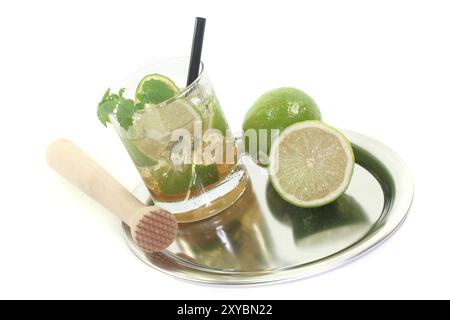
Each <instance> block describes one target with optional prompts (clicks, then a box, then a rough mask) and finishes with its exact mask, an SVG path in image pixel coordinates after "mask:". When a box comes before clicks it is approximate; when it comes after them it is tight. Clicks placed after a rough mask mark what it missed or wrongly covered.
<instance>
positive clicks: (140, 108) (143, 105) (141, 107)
mask: <svg viewBox="0 0 450 320" xmlns="http://www.w3.org/2000/svg"><path fill="white" fill-rule="evenodd" d="M144 108H145V104H143V103H142V102H138V103H136V104H135V105H134V109H135V111H138V110H142V109H144Z"/></svg>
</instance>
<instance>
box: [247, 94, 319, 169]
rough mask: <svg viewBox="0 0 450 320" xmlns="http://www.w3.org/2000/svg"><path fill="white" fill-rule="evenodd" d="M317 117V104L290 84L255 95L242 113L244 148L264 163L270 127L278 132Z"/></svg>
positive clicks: (265, 162) (267, 153)
mask: <svg viewBox="0 0 450 320" xmlns="http://www.w3.org/2000/svg"><path fill="white" fill-rule="evenodd" d="M321 119H322V116H321V114H320V110H319V108H318V107H317V104H316V103H315V102H314V100H313V99H312V98H311V97H310V96H308V95H307V94H306V93H304V92H303V91H301V90H299V89H296V88H290V87H282V88H278V89H274V90H270V91H268V92H266V93H264V94H263V95H262V96H261V97H259V99H258V100H256V102H255V103H254V104H253V106H252V107H251V108H250V109H249V110H248V111H247V114H246V115H245V118H244V123H243V126H242V129H243V130H244V141H245V150H246V152H248V153H249V154H250V156H251V157H252V158H253V159H255V160H256V161H257V162H258V163H259V164H261V165H267V164H268V163H267V162H268V159H267V158H268V155H269V154H270V146H271V142H272V137H274V136H273V135H272V134H271V131H270V130H271V129H278V130H279V133H281V131H283V130H284V129H285V128H287V127H289V126H290V125H292V124H294V123H297V122H301V121H306V120H321ZM261 129H265V131H261ZM255 136H256V137H255ZM274 138H275V137H274ZM260 140H261V141H260Z"/></svg>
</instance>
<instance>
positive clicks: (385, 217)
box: [122, 130, 414, 286]
mask: <svg viewBox="0 0 450 320" xmlns="http://www.w3.org/2000/svg"><path fill="white" fill-rule="evenodd" d="M342 131H343V132H344V133H345V135H346V136H347V137H348V139H349V140H350V141H351V143H352V145H353V146H354V147H356V148H359V149H362V150H364V151H365V152H367V153H369V154H370V155H371V156H372V157H374V158H375V159H376V160H378V161H379V162H380V164H381V165H382V166H383V167H384V170H386V171H387V172H388V173H389V174H390V175H391V178H392V180H393V183H394V190H393V193H394V196H393V198H394V200H393V201H391V203H390V204H389V205H388V208H386V205H385V207H384V208H383V212H382V213H381V215H380V218H379V219H378V220H377V221H376V222H375V223H374V224H373V227H372V229H371V230H374V229H375V231H373V232H370V231H369V232H368V233H367V234H366V235H365V236H364V237H363V238H361V239H360V240H359V241H357V242H355V243H354V244H352V245H351V246H349V247H347V248H345V249H342V250H340V251H337V252H335V253H333V254H331V255H329V256H326V257H324V258H322V259H318V260H315V261H311V262H308V263H305V264H297V265H292V266H286V267H285V268H281V269H278V270H277V271H276V272H274V271H273V270H267V271H258V272H251V271H249V272H233V273H232V274H231V273H227V272H226V271H225V270H224V271H221V270H215V269H208V268H206V267H199V266H195V268H193V267H191V268H189V269H188V270H189V273H187V272H177V270H168V269H164V268H162V267H159V266H158V265H156V264H154V263H152V262H151V261H150V260H149V259H148V258H147V257H146V255H145V253H144V252H142V251H141V250H140V249H139V248H138V247H137V246H136V244H135V243H134V242H133V240H132V237H131V234H130V231H129V228H128V226H127V225H126V224H124V223H122V230H123V233H124V238H125V240H126V243H127V245H128V247H129V248H130V250H131V251H132V252H133V253H134V254H135V255H136V256H137V257H138V258H139V259H140V260H142V261H143V262H144V263H145V264H147V265H149V266H150V267H152V268H154V269H156V270H159V271H161V272H163V273H165V274H167V275H170V276H172V277H175V278H177V279H181V280H185V281H188V282H191V283H202V284H213V285H222V286H230V285H233V286H247V285H258V284H267V283H274V282H278V283H279V282H288V281H293V280H300V279H305V278H309V277H312V276H316V275H319V274H322V273H325V272H328V271H332V270H334V269H337V268H339V267H342V266H344V265H346V264H348V263H350V262H352V261H354V260H356V259H358V258H360V257H362V256H364V255H365V254H367V253H369V252H370V251H372V250H373V249H375V248H376V247H378V246H379V245H381V244H382V243H383V242H384V241H385V240H387V239H388V238H390V236H392V235H393V234H394V233H395V232H396V231H397V230H398V229H399V228H400V227H401V226H402V224H403V223H404V221H405V220H406V218H407V216H408V213H409V210H410V208H411V206H412V202H413V198H414V181H413V177H412V174H411V171H410V170H409V168H408V167H407V165H406V163H405V162H404V161H403V160H402V159H401V158H400V157H399V156H398V155H397V153H395V152H394V151H393V150H392V149H391V148H389V147H387V146H386V145H384V144H382V143H381V142H379V141H377V140H375V139H373V138H370V137H368V136H366V135H363V134H360V133H356V132H353V131H348V130H342ZM361 145H364V146H361ZM374 153H376V155H374ZM380 153H381V157H384V159H383V160H384V162H383V161H381V159H380ZM358 164H359V163H358ZM363 167H364V168H365V169H366V170H368V171H369V172H370V173H371V174H372V175H373V176H374V177H375V178H376V179H377V181H378V182H379V183H380V184H381V182H380V181H379V178H378V177H377V176H375V175H374V173H373V172H372V171H370V170H369V169H367V168H366V167H365V166H363ZM394 167H395V170H394V171H393V170H392V169H394ZM141 184H142V183H139V184H138V185H137V186H136V188H135V189H134V190H133V193H135V192H136V190H137V189H138V187H139V186H140V185H141ZM399 185H401V186H402V188H406V190H402V195H401V197H400V199H398V197H399V196H398V195H397V193H398V190H397V189H398V188H399ZM382 189H383V190H385V189H384V188H382ZM396 195H397V196H396ZM392 217H393V218H395V219H394V220H389V218H391V219H392ZM380 221H382V222H386V221H387V222H388V223H383V224H381V225H380ZM162 254H163V255H164V256H165V257H167V258H168V259H173V258H171V257H172V254H171V253H167V252H163V253H162ZM177 260H179V259H177ZM177 260H173V261H174V262H175V263H176V262H177ZM182 266H183V267H185V268H187V267H188V266H189V264H186V263H183V264H182ZM192 266H194V265H192ZM249 275H251V276H249Z"/></svg>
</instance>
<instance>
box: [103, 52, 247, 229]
mask: <svg viewBox="0 0 450 320" xmlns="http://www.w3.org/2000/svg"><path fill="white" fill-rule="evenodd" d="M188 66H189V59H188V58H178V59H172V60H167V61H164V62H161V63H158V64H156V65H154V66H151V67H149V68H145V69H144V70H141V71H140V72H138V73H136V74H134V75H132V76H131V77H130V78H128V79H127V80H126V81H124V82H123V83H122V85H121V86H120V87H121V88H125V89H126V93H125V96H128V97H131V95H132V94H134V92H135V90H136V88H137V87H138V84H139V82H140V81H141V79H142V78H144V77H145V76H147V75H149V74H159V75H163V76H165V77H167V78H169V79H171V80H172V81H173V82H174V83H175V84H176V85H177V87H178V88H182V89H180V92H179V93H178V94H177V95H176V96H174V97H172V98H170V99H168V100H166V101H164V102H162V103H159V104H157V105H150V104H148V105H146V106H145V108H144V109H142V110H140V111H138V112H136V113H135V115H134V118H133V124H132V126H131V127H130V128H128V129H127V130H125V129H124V128H123V127H121V126H120V124H119V123H118V121H117V114H111V115H110V120H111V122H112V123H113V124H114V127H115V128H116V131H117V133H118V134H119V136H120V138H121V140H122V142H123V144H124V146H125V147H126V149H127V151H128V153H129V154H130V156H131V158H132V160H133V162H134V164H135V165H136V168H137V170H138V171H139V173H140V175H141V177H142V179H143V180H144V183H145V185H146V186H147V189H148V190H149V192H150V195H151V197H152V199H153V201H154V202H155V204H156V205H158V206H159V207H161V208H163V209H166V210H168V211H169V212H172V213H173V214H175V215H176V217H177V220H178V221H179V222H190V221H196V220H201V219H204V218H207V217H210V216H212V215H214V214H216V213H218V212H220V211H222V210H224V209H226V208H227V207H229V206H230V205H231V204H232V203H234V202H235V201H236V200H237V199H238V198H239V197H240V196H241V194H242V193H243V192H244V190H245V187H246V185H247V175H246V172H245V169H244V168H243V167H242V166H241V165H240V163H239V161H240V159H239V155H238V150H237V146H236V142H235V139H234V138H233V136H232V135H231V133H230V131H229V126H228V122H227V120H226V119H225V117H224V115H223V112H222V109H221V107H220V104H219V101H218V100H217V97H216V95H215V93H214V90H213V88H212V85H211V82H210V81H209V79H208V77H207V75H206V73H205V70H204V66H203V63H202V64H201V67H200V72H199V76H198V77H197V79H196V80H195V81H194V82H193V83H192V84H190V85H189V86H188V87H185V86H186V79H187V72H188Z"/></svg>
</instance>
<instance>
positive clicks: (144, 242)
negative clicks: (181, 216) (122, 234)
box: [132, 207, 178, 252]
mask: <svg viewBox="0 0 450 320" xmlns="http://www.w3.org/2000/svg"><path fill="white" fill-rule="evenodd" d="M177 230H178V223H177V220H176V219H175V217H174V216H173V215H172V214H170V213H168V212H167V211H164V210H162V209H160V208H156V207H153V209H150V210H149V211H147V212H144V213H143V214H142V215H141V217H140V219H139V220H138V221H137V223H136V225H135V226H134V228H132V234H133V238H134V240H135V241H136V243H137V244H138V245H139V247H141V249H142V250H144V251H146V252H160V251H162V250H164V249H166V248H167V247H168V246H169V245H170V244H171V243H172V242H173V241H174V240H175V238H176V235H177Z"/></svg>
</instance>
